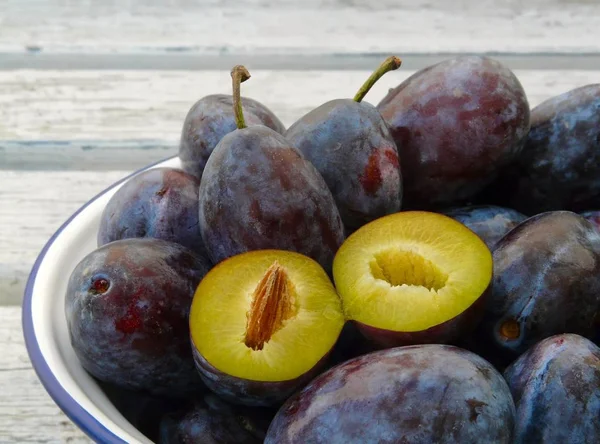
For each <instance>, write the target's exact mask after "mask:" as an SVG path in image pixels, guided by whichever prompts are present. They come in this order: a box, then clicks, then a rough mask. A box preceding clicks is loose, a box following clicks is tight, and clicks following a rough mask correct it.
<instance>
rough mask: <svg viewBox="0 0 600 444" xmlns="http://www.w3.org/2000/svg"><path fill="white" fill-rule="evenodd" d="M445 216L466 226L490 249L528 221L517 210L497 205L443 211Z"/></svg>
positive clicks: (472, 206)
mask: <svg viewBox="0 0 600 444" xmlns="http://www.w3.org/2000/svg"><path fill="white" fill-rule="evenodd" d="M443 214H445V215H446V216H449V217H451V218H452V219H455V220H457V221H459V222H460V223H462V224H463V225H465V226H466V227H467V228H469V229H470V230H471V231H473V232H474V233H475V234H477V235H478V236H479V237H480V238H481V239H482V240H483V241H484V242H485V243H486V245H487V246H488V247H489V248H493V247H494V245H496V242H498V241H499V240H500V239H502V237H504V235H505V234H506V233H508V232H509V231H510V230H512V229H513V228H515V227H516V226H517V225H519V224H520V223H521V222H523V221H524V220H525V219H527V216H525V215H524V214H522V213H519V212H518V211H516V210H513V209H511V208H504V207H499V206H495V205H471V206H466V207H458V208H450V209H447V210H445V211H443Z"/></svg>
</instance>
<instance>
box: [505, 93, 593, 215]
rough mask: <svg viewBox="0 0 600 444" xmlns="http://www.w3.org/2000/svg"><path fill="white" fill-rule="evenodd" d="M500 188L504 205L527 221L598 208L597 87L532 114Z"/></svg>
mask: <svg viewBox="0 0 600 444" xmlns="http://www.w3.org/2000/svg"><path fill="white" fill-rule="evenodd" d="M510 184H515V186H514V190H513V191H512V192H510ZM502 185H507V186H504V187H503V188H504V190H505V191H504V192H505V193H507V194H508V195H509V198H508V205H509V206H511V208H515V209H516V210H519V211H522V212H523V213H525V214H528V215H533V214H536V213H541V212H544V211H551V210H570V211H574V212H579V211H585V210H587V209H589V208H598V207H600V84H595V85H586V86H583V87H580V88H575V89H573V90H571V91H568V92H566V93H564V94H561V95H559V96H556V97H553V98H550V99H548V100H546V101H545V102H543V103H541V104H540V105H538V106H537V107H535V108H534V109H533V110H532V112H531V131H530V132H529V136H528V137H527V141H526V143H525V147H524V148H523V151H522V153H521V154H520V156H519V158H518V160H517V163H516V165H515V166H514V167H512V168H511V170H510V172H509V173H507V174H506V177H504V178H503V179H502ZM507 189H508V191H507Z"/></svg>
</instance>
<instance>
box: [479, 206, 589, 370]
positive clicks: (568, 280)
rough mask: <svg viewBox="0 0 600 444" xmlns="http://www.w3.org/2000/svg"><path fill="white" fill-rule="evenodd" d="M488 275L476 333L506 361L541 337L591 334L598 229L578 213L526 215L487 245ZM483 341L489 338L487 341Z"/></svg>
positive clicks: (488, 357)
mask: <svg viewBox="0 0 600 444" xmlns="http://www.w3.org/2000/svg"><path fill="white" fill-rule="evenodd" d="M493 258H494V278H493V284H492V293H491V295H490V297H489V298H488V300H487V304H486V309H485V315H484V319H483V321H482V322H481V323H480V325H479V328H480V332H479V333H480V334H478V337H479V338H481V339H482V340H483V342H486V344H485V346H484V347H483V350H484V351H483V352H482V353H483V355H484V357H486V359H488V360H490V361H491V360H493V358H492V357H491V356H488V355H487V354H486V353H490V354H492V353H499V354H501V355H503V357H504V359H506V361H512V360H514V359H515V358H517V357H518V356H519V355H520V354H522V353H523V352H525V351H526V350H527V349H528V348H529V347H531V346H533V345H534V344H535V343H537V342H539V341H541V340H542V339H544V338H547V337H550V336H553V335H556V334H560V333H575V334H579V335H581V336H585V337H592V336H593V335H594V332H595V329H596V318H597V313H598V312H599V311H600V232H599V231H598V230H597V229H596V227H595V226H594V225H593V224H592V223H591V222H589V221H587V220H586V219H585V218H583V217H582V216H580V215H578V214H575V213H572V212H570V211H550V212H546V213H541V214H538V215H536V216H532V217H530V218H529V219H527V220H526V221H525V222H523V223H521V224H520V225H518V226H517V227H516V228H514V229H513V230H512V231H510V232H509V233H508V234H507V235H506V236H504V237H503V238H502V239H501V240H500V241H499V242H498V243H497V244H496V247H495V248H494V250H493ZM487 341H490V342H489V343H487Z"/></svg>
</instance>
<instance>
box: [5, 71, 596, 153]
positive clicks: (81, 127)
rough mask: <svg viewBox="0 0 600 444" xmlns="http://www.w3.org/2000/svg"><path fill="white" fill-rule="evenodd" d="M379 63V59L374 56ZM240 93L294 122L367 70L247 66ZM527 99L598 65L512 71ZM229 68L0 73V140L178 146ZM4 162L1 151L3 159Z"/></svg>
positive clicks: (223, 85) (379, 92)
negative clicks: (186, 124) (195, 107)
mask: <svg viewBox="0 0 600 444" xmlns="http://www.w3.org/2000/svg"><path fill="white" fill-rule="evenodd" d="M377 63H379V62H377ZM249 69H250V72H251V74H252V78H251V79H250V80H249V81H247V82H246V83H244V85H243V87H242V93H243V94H244V95H246V96H248V97H253V98H255V99H257V100H259V101H261V102H262V103H264V104H265V105H266V106H268V107H269V108H270V109H271V110H273V112H274V113H275V114H276V115H277V116H278V117H279V118H280V119H281V120H282V121H283V123H284V124H285V125H286V126H289V125H291V124H292V123H293V122H294V121H295V120H296V119H297V118H299V117H300V116H302V115H303V114H305V113H306V112H308V111H310V110H311V109H312V108H314V107H316V106H318V105H320V104H321V103H323V102H325V101H327V100H330V99H334V98H340V97H352V96H353V95H354V93H355V92H356V90H357V89H358V88H359V86H360V85H361V84H362V83H363V81H364V80H365V79H366V78H367V77H368V75H369V71H364V70H361V71H272V70H256V71H255V70H252V67H251V66H250V67H249ZM413 72H414V71H409V70H405V69H404V68H400V69H399V70H398V71H394V72H391V73H388V74H386V75H385V76H384V77H383V78H381V79H380V81H379V82H378V83H377V84H376V85H375V86H374V87H373V89H372V90H371V92H370V93H369V94H368V95H367V97H366V99H365V100H366V101H368V102H370V103H373V104H377V103H378V102H379V101H380V100H381V98H383V96H384V95H385V94H386V92H387V91H388V89H389V88H391V87H394V86H396V85H397V84H398V83H400V82H401V81H402V80H404V79H405V78H407V77H408V76H409V75H411V74H413ZM515 74H516V75H517V76H518V77H519V79H520V80H521V82H522V83H523V86H524V88H525V91H526V92H527V95H528V98H529V101H530V104H531V105H532V106H535V105H537V104H538V103H539V102H540V101H542V100H544V99H546V98H548V97H550V96H551V95H555V94H560V93H562V92H565V91H567V90H569V89H571V88H574V87H577V86H582V85H585V84H587V83H596V82H598V81H600V67H599V70H597V71H589V70H585V71H562V70H551V71H547V70H515ZM230 85H231V78H230V76H229V71H200V72H196V71H30V70H23V71H4V72H2V71H0V156H2V142H1V140H2V139H4V140H25V141H30V140H93V139H96V140H127V139H139V140H144V139H145V140H164V141H165V142H166V143H167V144H171V145H175V144H177V143H178V141H179V135H180V131H181V126H182V124H183V120H184V118H185V115H186V114H187V112H188V110H189V108H190V107H191V106H192V104H193V103H194V102H195V101H196V100H198V99H199V98H201V97H203V96H205V95H208V94H213V93H230V88H231V86H230ZM0 164H2V157H0Z"/></svg>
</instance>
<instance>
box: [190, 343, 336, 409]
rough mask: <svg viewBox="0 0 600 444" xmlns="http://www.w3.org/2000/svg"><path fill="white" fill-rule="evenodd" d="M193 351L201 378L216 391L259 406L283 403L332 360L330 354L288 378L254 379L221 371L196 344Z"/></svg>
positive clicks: (241, 403)
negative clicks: (281, 379)
mask: <svg viewBox="0 0 600 444" xmlns="http://www.w3.org/2000/svg"><path fill="white" fill-rule="evenodd" d="M192 353H193V356H194V362H195V363H196V368H197V369H198V373H199V374H200V376H201V377H202V381H203V382H204V383H205V384H206V386H207V387H208V388H209V389H210V390H211V391H212V392H213V393H216V394H217V395H218V396H219V397H220V398H222V399H224V400H225V401H228V402H230V403H232V404H238V405H245V406H256V407H278V406H280V405H281V404H282V403H283V402H284V401H285V400H286V399H287V398H289V397H290V396H291V395H292V394H294V393H295V392H297V391H298V390H299V389H301V388H302V387H304V386H305V385H306V384H308V383H309V382H310V381H311V380H312V379H313V378H314V377H315V376H317V375H318V374H319V373H321V371H323V369H324V368H325V367H326V365H327V362H328V360H329V354H327V355H325V356H324V357H323V358H322V359H321V360H320V361H319V362H317V363H316V364H315V365H314V367H313V368H312V369H310V370H309V371H307V372H306V373H304V374H303V375H300V376H298V377H297V378H294V379H290V380H287V381H253V380H250V379H243V378H238V377H236V376H231V375H228V374H226V373H224V372H222V371H220V370H219V369H217V368H216V367H214V366H213V365H212V364H211V363H210V362H208V361H207V360H206V359H205V358H204V356H202V355H201V354H200V353H199V352H198V349H197V348H196V347H195V346H193V348H192Z"/></svg>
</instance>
